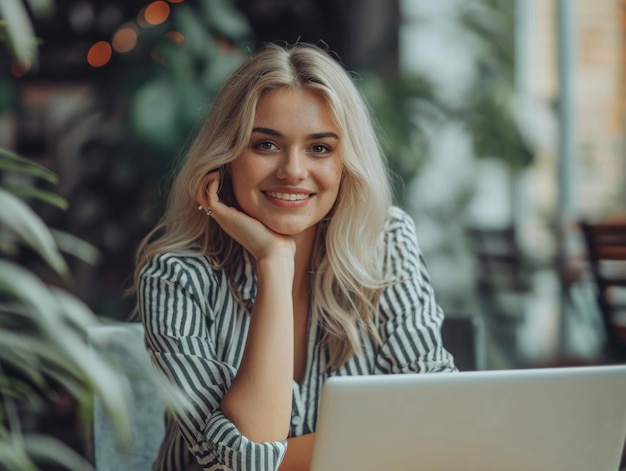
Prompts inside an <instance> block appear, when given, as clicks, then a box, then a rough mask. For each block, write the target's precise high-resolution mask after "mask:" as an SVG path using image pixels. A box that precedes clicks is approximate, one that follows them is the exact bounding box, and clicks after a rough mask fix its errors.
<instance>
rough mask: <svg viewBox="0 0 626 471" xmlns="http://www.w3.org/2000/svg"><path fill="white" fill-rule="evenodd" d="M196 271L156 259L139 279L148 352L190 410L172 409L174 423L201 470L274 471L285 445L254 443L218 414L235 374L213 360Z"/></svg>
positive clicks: (172, 258)
mask: <svg viewBox="0 0 626 471" xmlns="http://www.w3.org/2000/svg"><path fill="white" fill-rule="evenodd" d="M197 271H198V270H197V267H194V269H191V268H190V267H187V266H186V263H185V262H184V261H183V259H182V258H181V257H176V256H171V255H169V256H168V255H161V256H158V257H156V258H155V259H153V260H152V261H151V262H150V263H148V264H147V265H146V267H145V268H144V269H143V270H142V273H141V275H140V280H139V290H138V297H139V309H140V315H141V318H142V322H143V324H144V327H145V331H146V346H147V349H148V352H149V353H150V355H151V357H152V360H153V362H154V364H155V365H156V367H157V369H158V370H160V371H161V372H163V373H164V374H165V376H166V377H167V378H168V379H169V380H171V381H172V382H173V383H174V384H175V385H176V386H178V389H179V390H180V393H181V394H183V396H184V397H183V398H184V399H185V402H187V403H188V405H189V406H188V407H185V408H184V409H182V410H178V409H177V410H176V411H175V412H174V419H175V421H176V423H177V426H178V427H179V429H180V432H181V434H182V436H183V437H184V439H185V442H186V444H187V446H188V448H189V450H190V451H191V453H192V454H193V455H195V457H196V459H197V460H198V463H199V464H200V465H201V466H202V467H203V468H204V469H222V467H225V468H227V469H231V470H234V471H250V470H255V471H256V470H259V471H265V470H275V469H277V468H278V466H279V464H280V462H281V461H282V459H283V457H284V454H285V450H286V446H287V445H286V442H266V443H256V442H253V441H252V440H249V439H247V438H246V437H245V436H243V435H242V434H241V433H240V432H239V430H238V429H237V427H236V426H235V425H234V424H233V423H232V422H231V421H230V420H229V419H228V418H227V417H226V416H225V415H224V414H223V412H222V410H221V402H222V398H223V397H224V394H225V392H226V391H227V390H228V388H229V387H230V385H231V383H232V380H233V378H234V376H235V373H236V369H235V367H233V366H232V365H229V364H227V363H225V362H223V361H219V360H218V357H217V355H216V346H215V342H214V340H213V339H212V338H210V337H209V334H208V329H207V319H208V317H207V316H208V315H209V314H210V313H208V312H204V310H207V309H209V308H208V307H207V303H201V302H200V300H201V299H203V297H202V295H201V292H200V287H199V284H198V282H197V281H198V277H197V276H196V275H197ZM200 276H202V275H200ZM205 276H206V275H205ZM203 309H204V310H203Z"/></svg>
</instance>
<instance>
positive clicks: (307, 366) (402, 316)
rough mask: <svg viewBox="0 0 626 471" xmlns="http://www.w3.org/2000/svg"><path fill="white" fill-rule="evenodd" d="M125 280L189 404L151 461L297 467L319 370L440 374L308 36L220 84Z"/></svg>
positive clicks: (420, 296) (358, 113)
mask: <svg viewBox="0 0 626 471" xmlns="http://www.w3.org/2000/svg"><path fill="white" fill-rule="evenodd" d="M135 286H136V288H137V292H138V299H139V308H140V314H141V317H142V321H143V323H144V326H145V329H146V344H147V348H148V350H149V352H150V354H151V356H152V358H153V360H154V363H155V364H156V365H157V367H158V368H159V369H160V370H161V371H163V372H164V373H165V375H166V376H168V377H169V378H171V379H172V380H173V381H174V382H175V383H176V384H178V385H179V386H180V387H181V389H182V391H184V394H185V395H186V396H187V399H188V400H189V402H190V403H191V407H189V408H188V409H187V410H186V411H185V412H180V413H176V414H175V417H170V418H169V419H168V424H167V433H166V437H165V440H164V442H163V445H162V447H161V452H160V455H159V457H158V459H157V461H156V462H155V467H154V469H158V470H183V469H205V470H226V469H233V470H274V469H278V468H279V467H280V469H281V470H290V469H308V466H309V462H310V455H311V450H312V447H313V442H314V436H315V434H314V430H315V424H316V419H317V413H318V406H319V400H320V393H321V388H322V385H323V383H324V381H325V380H326V378H328V377H329V376H331V375H354V374H392V373H418V372H419V373H427V372H440V371H454V370H455V367H454V363H453V360H452V357H451V356H450V354H449V353H448V352H447V351H446V350H444V349H443V347H442V343H441V335H440V326H441V322H442V320H443V314H442V312H441V310H440V309H439V307H438V306H437V304H436V302H435V300H434V296H433V291H432V288H431V286H430V283H429V280H428V276H427V274H426V271H425V267H424V264H423V261H422V258H421V255H420V252H419V249H418V247H417V242H416V239H415V230H414V225H413V223H412V221H411V219H410V218H409V217H408V216H407V215H406V214H405V213H404V212H402V211H401V210H400V209H398V208H396V207H393V206H392V203H391V194H390V188H389V183H388V178H387V172H386V169H385V165H384V159H383V156H382V153H381V150H380V146H379V144H378V142H377V140H376V137H375V134H374V131H373V127H372V124H371V121H370V117H369V114H368V110H367V107H366V105H365V103H364V101H363V99H362V98H361V96H360V94H359V93H358V91H357V89H356V88H355V86H354V84H353V83H352V81H351V79H350V77H349V75H348V74H347V73H346V72H345V71H344V69H343V68H342V67H341V66H340V65H339V64H338V63H337V62H336V61H335V60H334V59H332V58H331V57H330V56H329V55H327V54H326V53H325V52H324V51H322V50H320V49H318V48H317V47H315V46H311V45H305V44H298V45H295V46H292V47H285V48H283V47H279V46H277V45H268V46H266V47H265V48H263V49H262V50H261V51H259V52H258V53H257V54H255V55H254V56H253V57H252V58H250V59H249V60H248V61H247V62H246V63H244V64H243V65H242V66H241V67H240V68H239V69H238V70H237V71H236V72H235V73H234V74H233V75H232V77H231V78H230V79H229V80H228V81H227V82H226V84H225V85H224V86H223V87H222V89H221V91H220V92H219V94H218V95H217V97H216V100H215V103H214V106H213V111H212V113H211V114H210V116H209V117H208V118H207V120H206V122H205V123H204V125H203V127H202V128H201V129H200V131H199V133H198V135H197V137H196V139H195V141H194V142H193V143H192V145H191V147H190V149H189V151H188V154H187V156H186V158H185V160H184V162H183V164H182V167H181V168H180V170H179V172H178V175H177V177H176V179H175V181H174V183H173V187H172V190H171V194H170V197H169V201H168V206H167V209H166V211H165V213H164V215H163V217H162V219H161V221H160V222H159V224H158V225H157V227H156V228H155V229H154V231H152V233H151V234H149V235H148V237H147V238H146V239H145V240H144V242H143V243H142V244H141V246H140V247H139V251H138V258H137V270H136V276H135Z"/></svg>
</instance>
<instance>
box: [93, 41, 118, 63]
mask: <svg viewBox="0 0 626 471" xmlns="http://www.w3.org/2000/svg"><path fill="white" fill-rule="evenodd" d="M112 54H113V50H112V49H111V45H110V44H109V43H108V42H106V41H98V42H97V43H95V44H94V45H93V46H91V47H90V48H89V52H87V62H88V63H89V65H90V66H92V67H102V66H104V65H106V64H107V63H108V62H109V61H110V60H111V55H112Z"/></svg>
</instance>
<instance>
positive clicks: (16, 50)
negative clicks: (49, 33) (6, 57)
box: [0, 0, 37, 66]
mask: <svg viewBox="0 0 626 471" xmlns="http://www.w3.org/2000/svg"><path fill="white" fill-rule="evenodd" d="M0 17H2V18H4V20H5V21H6V23H5V25H6V31H7V33H8V36H9V45H10V48H11V50H12V52H13V54H14V55H15V59H16V60H17V61H18V62H19V63H20V64H21V65H24V66H30V65H32V64H35V62H36V59H37V40H36V38H35V32H34V31H33V25H32V24H31V22H30V18H29V17H28V12H27V11H26V8H25V6H24V5H23V4H22V1H21V0H2V1H1V2H0Z"/></svg>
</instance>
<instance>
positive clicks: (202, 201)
mask: <svg viewBox="0 0 626 471" xmlns="http://www.w3.org/2000/svg"><path fill="white" fill-rule="evenodd" d="M219 184H220V173H219V172H218V171H213V172H209V173H207V174H206V175H205V176H204V177H203V178H202V180H201V181H200V185H199V186H198V190H197V192H196V202H197V203H198V205H199V206H201V207H202V208H203V209H204V210H208V209H213V206H214V205H215V204H216V203H218V202H219V197H218V196H217V192H218V190H219Z"/></svg>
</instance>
